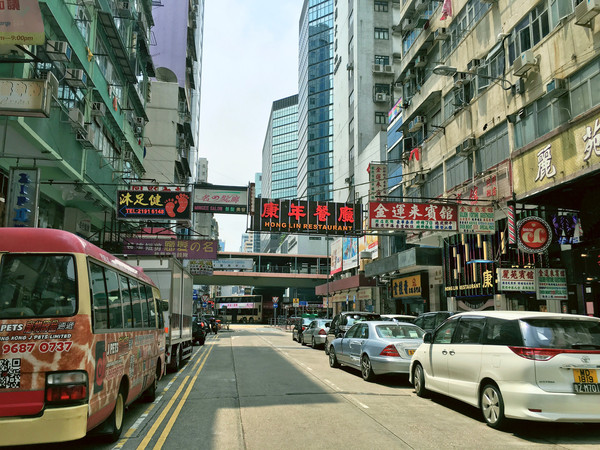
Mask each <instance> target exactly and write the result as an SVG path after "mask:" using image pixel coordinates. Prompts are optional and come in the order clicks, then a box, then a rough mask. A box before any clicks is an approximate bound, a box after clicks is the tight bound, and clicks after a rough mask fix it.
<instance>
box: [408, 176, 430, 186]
mask: <svg viewBox="0 0 600 450" xmlns="http://www.w3.org/2000/svg"><path fill="white" fill-rule="evenodd" d="M425 181H427V178H426V177H425V174H424V173H418V174H416V175H415V176H414V177H413V179H412V180H411V181H410V186H415V187H417V186H423V185H424V184H425Z"/></svg>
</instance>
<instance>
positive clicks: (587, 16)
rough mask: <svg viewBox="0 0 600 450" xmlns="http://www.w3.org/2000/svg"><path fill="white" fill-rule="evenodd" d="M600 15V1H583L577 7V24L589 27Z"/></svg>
mask: <svg viewBox="0 0 600 450" xmlns="http://www.w3.org/2000/svg"><path fill="white" fill-rule="evenodd" d="M598 14H600V0H583V1H582V2H581V3H580V4H579V5H577V6H576V7H575V23H576V24H577V25H587V24H588V23H590V21H591V20H592V19H593V18H594V17H596V16H597V15H598Z"/></svg>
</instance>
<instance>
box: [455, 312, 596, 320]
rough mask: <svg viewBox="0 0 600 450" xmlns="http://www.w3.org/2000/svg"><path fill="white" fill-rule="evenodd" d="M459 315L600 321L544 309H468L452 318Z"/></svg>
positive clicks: (594, 318)
mask: <svg viewBox="0 0 600 450" xmlns="http://www.w3.org/2000/svg"><path fill="white" fill-rule="evenodd" d="M459 317H497V318H499V319H513V320H518V319H534V318H540V319H552V318H555V319H570V318H573V319H590V320H597V321H600V318H598V317H590V316H583V315H579V314H563V313H552V312H542V311H467V312H462V313H458V314H455V315H453V316H452V319H454V320H455V318H459Z"/></svg>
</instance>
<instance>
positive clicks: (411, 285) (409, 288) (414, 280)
mask: <svg viewBox="0 0 600 450" xmlns="http://www.w3.org/2000/svg"><path fill="white" fill-rule="evenodd" d="M428 280H429V274H428V272H422V273H417V274H411V275H408V276H405V277H398V278H393V279H392V281H391V284H392V287H391V297H392V299H393V300H394V301H395V306H396V314H408V315H413V316H418V315H419V314H422V313H424V312H425V311H426V308H427V299H428V298H429V282H428Z"/></svg>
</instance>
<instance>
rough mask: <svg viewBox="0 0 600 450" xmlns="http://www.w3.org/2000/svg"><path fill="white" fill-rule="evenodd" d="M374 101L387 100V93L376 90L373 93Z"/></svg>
mask: <svg viewBox="0 0 600 450" xmlns="http://www.w3.org/2000/svg"><path fill="white" fill-rule="evenodd" d="M375 101H376V102H387V101H388V96H387V94H384V93H383V92H377V93H376V94H375Z"/></svg>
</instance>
